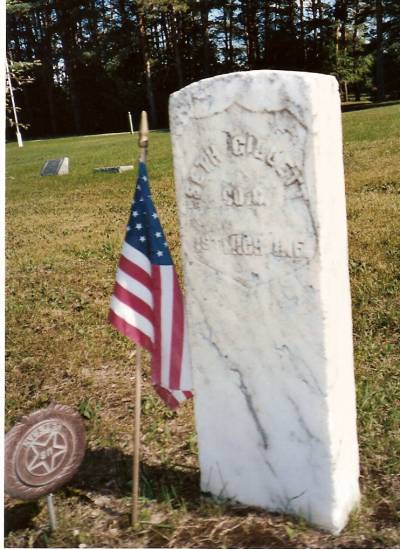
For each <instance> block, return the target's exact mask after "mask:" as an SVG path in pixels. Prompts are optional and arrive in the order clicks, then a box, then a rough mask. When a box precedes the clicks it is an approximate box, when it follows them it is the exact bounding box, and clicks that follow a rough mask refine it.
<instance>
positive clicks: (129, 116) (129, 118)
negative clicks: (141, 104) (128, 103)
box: [128, 111, 133, 134]
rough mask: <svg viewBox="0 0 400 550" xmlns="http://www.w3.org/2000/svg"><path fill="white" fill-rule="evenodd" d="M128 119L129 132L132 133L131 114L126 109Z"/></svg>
mask: <svg viewBox="0 0 400 550" xmlns="http://www.w3.org/2000/svg"><path fill="white" fill-rule="evenodd" d="M128 120H129V127H130V129H131V134H133V124H132V115H131V113H130V112H129V111H128Z"/></svg>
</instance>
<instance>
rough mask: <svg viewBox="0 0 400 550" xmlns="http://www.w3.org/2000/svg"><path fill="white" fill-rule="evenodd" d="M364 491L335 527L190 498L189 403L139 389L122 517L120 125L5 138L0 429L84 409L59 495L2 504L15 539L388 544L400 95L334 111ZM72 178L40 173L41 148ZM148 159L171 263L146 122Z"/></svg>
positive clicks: (130, 176) (391, 540)
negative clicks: (134, 501)
mask: <svg viewBox="0 0 400 550" xmlns="http://www.w3.org/2000/svg"><path fill="white" fill-rule="evenodd" d="M343 122H344V142H345V143H344V146H345V147H344V151H345V168H346V185H347V207H348V224H349V225H348V229H349V246H350V270H351V273H350V274H351V283H352V299H353V324H354V344H355V364H356V378H357V403H358V429H359V442H360V458H361V485H362V492H363V499H362V503H361V507H360V509H359V511H357V512H356V513H354V514H353V516H352V518H351V521H350V523H349V525H348V527H347V528H346V529H345V531H344V532H343V533H342V534H341V535H340V536H337V537H333V536H332V535H328V534H326V533H322V532H321V531H319V530H316V529H314V528H312V527H310V526H308V525H306V524H305V523H304V522H302V521H296V520H294V519H293V518H288V517H285V516H282V515H276V514H268V513H266V512H263V511H260V510H255V509H249V508H243V507H238V506H233V505H229V504H216V503H214V502H212V501H210V500H208V499H207V498H205V497H204V496H202V495H201V494H200V490H199V469H198V461H197V448H196V435H195V429H194V420H193V406H192V404H191V403H187V404H185V405H184V406H183V407H182V409H181V410H180V411H179V412H178V413H171V412H169V411H168V410H167V409H166V408H165V407H164V406H163V405H162V404H161V402H160V401H159V399H158V398H157V397H156V396H155V394H154V393H153V391H152V389H151V386H150V384H149V381H148V372H149V371H148V358H146V368H145V370H146V374H145V379H146V380H145V383H144V389H143V401H142V409H143V415H142V436H141V440H142V467H141V504H142V508H141V510H142V511H141V524H140V527H139V528H138V529H136V530H134V529H132V528H131V527H130V526H129V513H130V491H131V462H132V461H131V454H132V424H133V413H134V411H133V388H134V381H135V369H134V361H135V358H134V348H133V346H132V345H131V344H130V343H129V341H128V340H126V339H124V338H123V337H122V336H120V335H119V334H118V333H117V332H116V331H115V330H113V329H112V328H111V327H110V326H109V325H108V324H107V322H106V317H107V312H108V305H109V300H110V296H111V293H112V288H113V283H114V276H115V267H116V263H117V260H118V257H119V252H120V247H121V242H122V239H123V236H124V230H125V224H126V221H127V217H128V211H129V205H130V201H131V198H132V193H133V186H134V182H135V176H136V166H135V171H134V172H127V173H124V174H96V173H94V172H93V169H94V168H95V167H98V166H112V165H117V164H135V165H136V158H137V137H136V136H135V137H134V138H132V136H130V135H128V134H120V135H111V136H92V137H85V138H84V137H80V138H68V139H57V140H47V141H38V142H26V143H25V146H24V148H23V149H22V150H19V149H18V148H17V146H16V145H15V144H9V145H8V146H7V169H6V185H7V187H6V191H7V204H6V220H7V232H6V244H7V280H6V298H7V312H6V315H7V343H6V387H7V394H6V422H7V426H6V427H7V429H8V428H10V427H12V425H13V424H14V423H15V422H16V421H17V420H18V418H20V417H21V416H22V415H23V414H27V413H29V412H32V411H33V410H36V409H38V408H41V407H45V406H46V405H47V404H48V403H49V402H50V401H52V400H56V401H58V402H61V403H64V404H68V405H71V406H72V407H74V408H77V409H78V410H80V412H81V414H82V415H83V417H84V418H85V422H86V428H87V436H88V442H87V447H88V451H87V455H86V458H85V461H84V463H83V466H82V468H81V470H80V472H79V473H78V475H77V476H76V477H75V478H74V480H73V481H72V482H71V483H70V484H68V485H67V486H65V487H64V488H63V489H62V490H60V491H58V493H57V494H56V497H55V501H56V507H57V511H58V520H59V529H58V530H57V532H56V533H50V532H49V530H48V519H47V511H46V506H45V502H44V500H43V499H41V500H39V501H38V502H34V503H23V502H19V501H15V500H12V499H7V500H6V519H7V523H6V532H7V536H6V545H7V546H15V547H27V546H29V547H31V546H49V547H77V546H79V545H86V546H88V547H111V548H112V547H172V548H174V547H195V548H210V547H212V548H223V547H228V548H236V547H241V548H256V547H258V548H260V547H261V548H306V547H311V548H312V547H314V548H322V547H326V548H334V547H341V548H378V547H379V548H380V547H382V548H385V547H395V546H398V545H399V544H400V530H399V519H400V516H399V505H400V496H399V495H400V481H399V462H400V459H399V451H400V448H399V441H400V427H399V424H400V413H399V410H400V408H399V395H400V383H399V366H400V349H399V326H400V322H399V321H400V318H399V311H400V307H399V306H400V303H399V296H400V221H399V220H400V105H390V106H384V107H378V108H371V109H368V110H365V111H358V112H349V113H345V114H344V116H343ZM61 156H69V157H70V172H71V173H70V175H68V176H62V177H52V176H48V177H40V175H39V173H40V169H41V167H42V164H43V162H44V161H45V160H46V159H49V158H57V157H61ZM148 168H149V173H150V179H151V185H152V190H153V195H154V198H155V202H156V204H157V208H158V213H159V216H160V218H161V222H162V224H163V227H164V230H165V232H166V235H167V239H168V242H169V244H170V248H171V250H172V254H173V256H174V259H175V262H176V265H177V268H178V271H179V274H181V265H180V258H179V229H178V225H177V211H176V205H175V196H174V182H173V170H172V159H171V149H170V138H169V134H168V133H166V132H152V133H151V135H150V150H149V162H148Z"/></svg>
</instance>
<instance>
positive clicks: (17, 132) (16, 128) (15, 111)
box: [6, 57, 24, 147]
mask: <svg viewBox="0 0 400 550" xmlns="http://www.w3.org/2000/svg"><path fill="white" fill-rule="evenodd" d="M6 78H7V81H8V88H9V90H10V97H11V104H12V108H13V113H14V120H15V133H16V134H17V141H18V147H23V146H24V144H23V142H22V137H21V133H20V131H19V124H18V117H17V109H16V107H15V101H14V90H13V87H12V82H11V75H10V69H9V68H8V59H7V57H6Z"/></svg>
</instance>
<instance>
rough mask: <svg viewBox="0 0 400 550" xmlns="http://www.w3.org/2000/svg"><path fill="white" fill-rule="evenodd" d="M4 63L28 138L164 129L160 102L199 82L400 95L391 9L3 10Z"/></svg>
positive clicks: (338, 3)
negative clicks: (242, 74)
mask: <svg viewBox="0 0 400 550" xmlns="http://www.w3.org/2000/svg"><path fill="white" fill-rule="evenodd" d="M6 26H7V56H8V61H9V65H10V70H11V73H12V82H13V87H15V88H16V100H17V103H18V105H19V107H20V109H21V110H20V118H21V121H22V123H24V124H25V125H26V130H25V133H26V134H28V135H30V136H32V137H33V136H49V135H66V134H81V133H97V132H113V131H122V130H127V129H128V120H127V112H128V111H131V112H132V114H133V116H134V123H135V126H136V127H137V123H138V116H139V112H140V111H141V110H142V109H146V110H148V111H149V114H150V121H151V127H152V128H157V127H166V126H167V125H168V97H169V95H170V94H171V93H172V92H174V91H176V90H177V89H179V88H181V87H183V86H185V85H187V84H189V83H191V82H194V81H197V80H199V79H201V78H206V77H210V76H214V75H217V74H223V73H227V72H232V71H240V70H252V69H285V70H300V71H312V72H321V73H326V74H333V75H335V76H336V77H337V78H338V81H339V83H340V90H341V94H342V99H343V100H344V101H347V100H348V99H349V97H351V98H353V99H357V100H359V99H360V98H361V97H362V96H363V95H364V94H367V95H368V96H369V97H372V98H374V99H377V100H382V99H384V98H385V97H386V98H387V97H399V95H400V78H399V75H400V2H399V1H398V0H369V1H367V0H330V1H328V0H326V1H322V0H265V1H260V0H230V1H227V2H223V1H220V0H173V1H169V0H159V1H158V2H151V1H149V0H136V1H135V0H83V1H79V2H78V0H30V1H24V0H7V18H6Z"/></svg>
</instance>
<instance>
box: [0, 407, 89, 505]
mask: <svg viewBox="0 0 400 550" xmlns="http://www.w3.org/2000/svg"><path fill="white" fill-rule="evenodd" d="M85 440H86V438H85V426H84V424H83V421H82V419H81V417H80V415H79V414H78V413H77V412H76V411H74V410H73V409H71V407H67V406H66V405H59V404H58V403H52V404H51V405H50V406H49V407H48V408H47V409H42V410H40V411H36V412H34V413H32V414H30V415H28V416H25V417H23V418H22V420H21V421H20V422H18V424H16V425H15V426H14V427H13V428H12V429H11V430H10V431H9V432H8V433H7V435H6V437H5V453H4V458H5V490H6V492H7V493H8V494H9V495H10V496H12V497H15V498H20V499H23V500H32V499H35V498H38V497H40V496H43V495H47V494H49V493H51V492H54V491H55V490H56V489H58V488H59V487H61V486H62V485H64V483H67V482H68V481H69V480H70V479H71V478H72V476H73V475H74V474H75V472H76V471H77V470H78V468H79V466H80V464H81V462H82V460H83V457H84V455H85Z"/></svg>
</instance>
